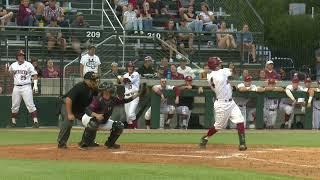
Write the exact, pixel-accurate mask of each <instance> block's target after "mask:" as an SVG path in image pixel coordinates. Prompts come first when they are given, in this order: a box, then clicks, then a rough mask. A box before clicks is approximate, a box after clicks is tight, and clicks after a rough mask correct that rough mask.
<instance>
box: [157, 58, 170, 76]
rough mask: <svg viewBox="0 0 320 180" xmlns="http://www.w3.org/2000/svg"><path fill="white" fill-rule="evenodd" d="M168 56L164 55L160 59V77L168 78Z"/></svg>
mask: <svg viewBox="0 0 320 180" xmlns="http://www.w3.org/2000/svg"><path fill="white" fill-rule="evenodd" d="M168 62H169V61H168V58H166V57H163V58H162V59H161V60H160V64H159V66H158V69H157V71H158V77H159V78H166V77H167V70H168Z"/></svg>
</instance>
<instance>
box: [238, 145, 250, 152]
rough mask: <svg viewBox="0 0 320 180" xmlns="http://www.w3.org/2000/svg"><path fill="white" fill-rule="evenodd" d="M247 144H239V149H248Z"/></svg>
mask: <svg viewBox="0 0 320 180" xmlns="http://www.w3.org/2000/svg"><path fill="white" fill-rule="evenodd" d="M247 149H248V148H247V146H246V145H239V151H245V150H247Z"/></svg>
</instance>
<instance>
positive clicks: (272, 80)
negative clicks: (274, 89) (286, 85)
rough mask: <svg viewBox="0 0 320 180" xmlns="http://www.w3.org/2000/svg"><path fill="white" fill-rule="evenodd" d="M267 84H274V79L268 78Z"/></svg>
mask: <svg viewBox="0 0 320 180" xmlns="http://www.w3.org/2000/svg"><path fill="white" fill-rule="evenodd" d="M268 84H276V80H275V79H268Z"/></svg>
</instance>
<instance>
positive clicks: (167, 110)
mask: <svg viewBox="0 0 320 180" xmlns="http://www.w3.org/2000/svg"><path fill="white" fill-rule="evenodd" d="M173 89H174V86H170V85H167V79H166V78H161V79H160V84H159V85H154V86H153V87H152V91H153V92H155V93H156V94H158V95H159V96H160V97H161V105H160V113H161V114H160V128H166V129H168V128H170V122H171V119H172V118H173V115H174V112H175V107H174V106H173V105H168V104H167V98H166V97H165V96H164V94H163V92H164V91H166V90H173ZM165 115H167V118H166V120H165V121H164V119H165V117H164V116H165ZM145 120H146V127H147V129H150V124H151V122H150V120H151V107H149V109H148V110H147V112H146V114H145Z"/></svg>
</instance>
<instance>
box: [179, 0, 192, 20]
mask: <svg viewBox="0 0 320 180" xmlns="http://www.w3.org/2000/svg"><path fill="white" fill-rule="evenodd" d="M177 3H178V5H177V6H178V9H179V16H180V18H181V19H182V18H183V17H184V13H185V12H186V11H187V9H188V8H189V7H190V6H192V7H193V6H194V0H177Z"/></svg>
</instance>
